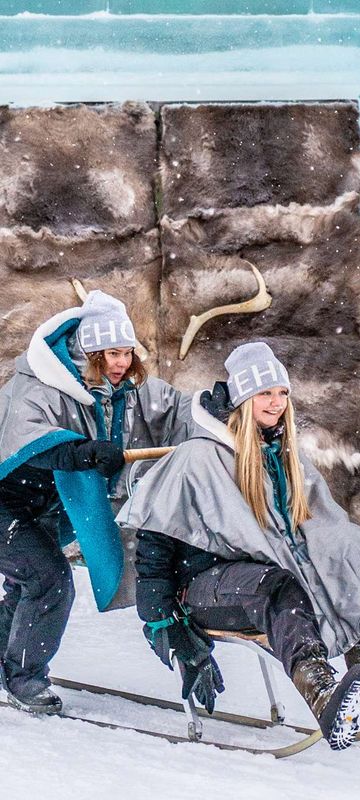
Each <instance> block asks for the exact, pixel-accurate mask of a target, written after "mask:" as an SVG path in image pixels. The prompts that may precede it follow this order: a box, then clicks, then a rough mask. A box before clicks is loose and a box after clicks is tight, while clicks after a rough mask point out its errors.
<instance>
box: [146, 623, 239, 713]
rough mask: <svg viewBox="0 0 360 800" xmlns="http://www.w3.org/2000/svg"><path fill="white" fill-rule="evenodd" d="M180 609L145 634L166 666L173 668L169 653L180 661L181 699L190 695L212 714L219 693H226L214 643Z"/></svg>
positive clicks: (147, 629)
mask: <svg viewBox="0 0 360 800" xmlns="http://www.w3.org/2000/svg"><path fill="white" fill-rule="evenodd" d="M180 613H182V616H179V609H176V610H175V611H174V612H173V614H172V615H171V616H170V617H168V618H167V619H163V620H159V621H157V622H150V623H147V624H146V625H144V628H143V631H144V634H145V636H146V638H147V640H148V641H149V642H150V645H151V647H152V649H153V650H154V652H155V653H156V655H157V656H159V658H160V659H161V661H162V662H163V664H166V666H168V667H169V668H170V669H173V667H172V665H171V661H170V650H174V655H175V656H176V657H177V658H178V659H179V662H180V666H181V672H182V677H183V690H182V696H183V698H184V699H187V698H188V697H189V695H190V694H191V692H194V693H195V696H196V698H197V700H198V701H199V703H201V705H204V706H205V708H206V710H207V711H208V712H209V714H212V712H213V710H214V705H215V698H216V694H217V693H220V692H222V691H224V684H223V679H222V676H221V672H220V670H219V667H218V665H217V663H216V661H215V659H214V658H213V656H211V651H212V650H213V649H214V642H213V640H212V639H211V637H210V636H208V634H207V633H205V631H204V630H202V629H201V628H199V626H198V625H197V624H196V623H195V622H194V621H193V620H192V619H191V618H190V616H189V614H188V613H187V612H186V611H185V612H184V610H183V609H181V610H180Z"/></svg>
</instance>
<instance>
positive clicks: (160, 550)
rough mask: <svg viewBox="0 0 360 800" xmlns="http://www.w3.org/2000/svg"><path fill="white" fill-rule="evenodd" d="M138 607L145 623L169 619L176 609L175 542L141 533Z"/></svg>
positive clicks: (149, 532)
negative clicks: (164, 618)
mask: <svg viewBox="0 0 360 800" xmlns="http://www.w3.org/2000/svg"><path fill="white" fill-rule="evenodd" d="M137 537H138V547H137V551H136V567H137V572H138V578H137V581H136V605H137V610H138V614H139V617H140V619H143V620H144V621H145V622H153V621H154V620H158V619H162V618H163V617H168V616H170V614H171V613H172V611H173V610H174V608H175V607H176V592H177V588H178V580H177V577H176V571H175V564H176V549H177V548H176V545H177V542H176V540H175V539H172V538H171V537H170V536H165V535H164V534H162V533H154V532H153V531H138V533H137Z"/></svg>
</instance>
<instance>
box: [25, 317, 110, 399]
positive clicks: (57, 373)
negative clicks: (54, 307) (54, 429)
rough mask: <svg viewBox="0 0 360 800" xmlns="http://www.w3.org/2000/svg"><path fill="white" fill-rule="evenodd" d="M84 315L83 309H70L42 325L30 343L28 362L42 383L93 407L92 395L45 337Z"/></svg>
mask: <svg viewBox="0 0 360 800" xmlns="http://www.w3.org/2000/svg"><path fill="white" fill-rule="evenodd" d="M83 314H84V312H83V309H82V307H79V308H68V309H66V310H65V311H61V312H60V313H59V314H55V316H53V317H51V318H50V319H48V320H47V321H46V322H44V323H43V324H42V325H40V326H39V328H37V330H36V331H35V333H34V335H33V336H32V339H31V341H30V344H29V349H28V352H27V360H28V364H29V367H30V368H31V369H32V371H33V373H34V375H36V377H37V378H38V380H39V381H41V383H44V384H45V385H46V386H52V387H53V388H54V389H59V391H60V392H64V394H68V395H70V397H73V398H74V400H78V402H79V403H83V405H85V406H91V405H93V403H94V402H95V400H94V398H93V397H92V395H91V394H90V393H89V392H88V391H87V390H86V389H85V388H84V386H82V385H81V383H79V382H78V381H77V380H76V378H75V377H74V375H72V374H71V372H69V370H68V369H67V368H66V367H65V366H64V364H62V363H61V361H59V359H58V358H57V356H56V355H55V353H53V351H52V350H51V347H49V345H48V344H46V342H45V337H46V336H49V335H50V333H53V332H54V331H56V329H57V328H59V327H60V326H61V325H63V323H64V322H67V321H68V320H70V319H75V318H77V319H81V318H82V317H83Z"/></svg>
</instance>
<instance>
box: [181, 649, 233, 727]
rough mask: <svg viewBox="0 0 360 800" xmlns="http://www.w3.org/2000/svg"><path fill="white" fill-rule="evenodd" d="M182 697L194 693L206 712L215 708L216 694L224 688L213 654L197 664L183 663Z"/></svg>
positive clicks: (211, 711)
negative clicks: (194, 665)
mask: <svg viewBox="0 0 360 800" xmlns="http://www.w3.org/2000/svg"><path fill="white" fill-rule="evenodd" d="M181 671H182V675H183V688H182V698H183V700H187V699H188V697H189V696H190V695H191V694H192V693H194V695H195V697H196V699H197V701H198V702H199V703H200V705H201V706H205V708H206V711H207V712H208V714H212V713H213V711H214V708H215V700H216V695H217V694H221V692H223V691H224V690H225V686H224V681H223V677H222V674H221V672H220V669H219V667H218V664H217V663H216V661H215V658H214V657H213V656H209V658H206V659H205V661H203V662H202V663H201V664H199V666H197V667H193V666H191V665H184V666H183V667H182V668H181Z"/></svg>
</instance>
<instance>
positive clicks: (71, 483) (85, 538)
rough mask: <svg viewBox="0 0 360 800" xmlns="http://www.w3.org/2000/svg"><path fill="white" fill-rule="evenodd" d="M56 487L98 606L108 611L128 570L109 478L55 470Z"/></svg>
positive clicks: (96, 474) (93, 473)
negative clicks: (109, 487)
mask: <svg viewBox="0 0 360 800" xmlns="http://www.w3.org/2000/svg"><path fill="white" fill-rule="evenodd" d="M54 478H55V484H56V488H57V490H58V492H59V496H60V498H61V501H62V503H63V505H64V508H65V511H66V513H67V515H68V517H69V519H70V521H71V524H72V526H73V529H74V538H77V540H78V542H79V544H80V548H81V552H82V554H83V556H84V558H85V561H86V564H87V567H88V570H89V575H90V580H91V586H92V589H93V592H94V597H95V601H96V605H97V607H98V609H99V611H105V610H106V607H107V606H108V605H109V603H111V600H112V599H113V597H114V595H115V594H116V592H117V590H118V588H119V585H120V581H121V578H122V575H123V570H124V555H123V549H122V544H121V538H120V534H119V529H118V527H117V525H116V522H115V521H114V517H113V513H112V510H111V505H110V503H109V500H108V497H107V486H106V480H105V478H103V477H102V476H101V475H99V473H98V472H96V470H94V469H91V470H86V471H85V472H62V471H55V472H54Z"/></svg>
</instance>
